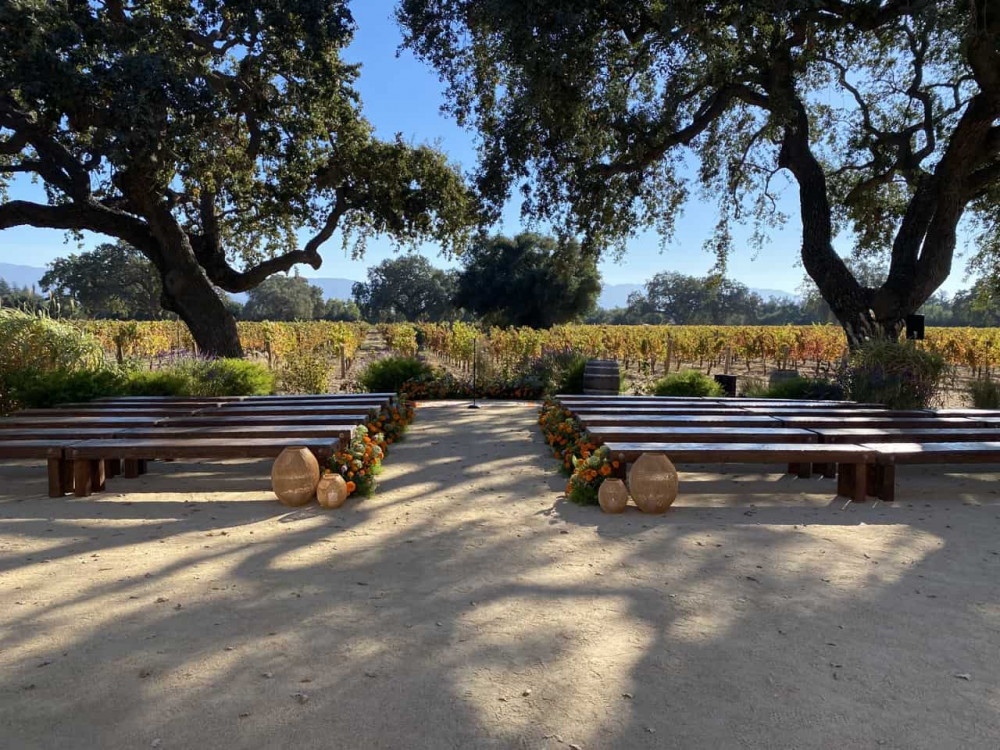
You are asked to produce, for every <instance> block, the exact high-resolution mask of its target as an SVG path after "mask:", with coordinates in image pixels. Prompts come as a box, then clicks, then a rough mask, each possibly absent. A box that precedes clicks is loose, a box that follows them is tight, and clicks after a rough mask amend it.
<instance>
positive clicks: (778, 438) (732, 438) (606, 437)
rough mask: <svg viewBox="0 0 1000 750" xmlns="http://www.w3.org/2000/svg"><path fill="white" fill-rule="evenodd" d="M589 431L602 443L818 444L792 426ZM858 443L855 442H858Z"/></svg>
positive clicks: (603, 428)
mask: <svg viewBox="0 0 1000 750" xmlns="http://www.w3.org/2000/svg"><path fill="white" fill-rule="evenodd" d="M587 432H588V433H590V435H591V436H592V437H593V438H594V439H595V440H596V441H597V442H599V443H606V442H609V441H612V442H617V441H631V442H668V443H680V442H687V441H690V442H692V443H765V444H766V443H815V442H818V438H817V435H816V433H815V432H813V431H812V430H802V429H796V428H790V427H774V428H756V427H649V426H638V427H617V426H596V427H589V428H588V429H587ZM855 442H856V441H855Z"/></svg>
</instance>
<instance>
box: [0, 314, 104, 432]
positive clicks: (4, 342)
mask: <svg viewBox="0 0 1000 750" xmlns="http://www.w3.org/2000/svg"><path fill="white" fill-rule="evenodd" d="M103 361H104V354H103V352H102V350H101V346H100V344H99V343H98V342H97V340H96V339H94V338H93V337H91V336H88V335H85V334H82V333H81V332H80V331H78V330H77V329H76V328H73V327H71V326H69V325H67V324H65V323H60V322H58V321H55V320H52V319H51V318H48V317H44V316H36V315H29V314H27V313H23V312H18V311H16V310H7V309H0V413H3V414H5V413H7V412H10V411H13V410H14V409H15V408H17V407H18V403H19V402H18V395H17V392H18V390H19V389H25V388H29V387H30V381H31V379H33V378H34V377H35V376H37V375H43V374H46V373H51V372H71V371H72V370H74V369H78V368H99V367H100V366H101V365H102V364H103Z"/></svg>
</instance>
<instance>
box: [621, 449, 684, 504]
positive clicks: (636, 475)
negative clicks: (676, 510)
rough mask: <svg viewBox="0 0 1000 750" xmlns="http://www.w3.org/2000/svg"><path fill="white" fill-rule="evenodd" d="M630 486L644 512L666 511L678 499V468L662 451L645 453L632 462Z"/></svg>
mask: <svg viewBox="0 0 1000 750" xmlns="http://www.w3.org/2000/svg"><path fill="white" fill-rule="evenodd" d="M628 488H629V491H630V492H631V493H632V499H633V500H634V501H635V504H636V505H638V506H639V510H641V511H642V512H643V513H665V512H666V510H667V508H669V507H670V505H671V504H672V503H673V502H674V500H675V499H677V469H675V468H674V465H673V464H672V463H671V462H670V459H669V458H667V457H666V456H665V455H663V454H662V453H643V454H642V455H641V456H639V460H638V461H636V462H635V463H634V464H632V471H631V472H629V477H628Z"/></svg>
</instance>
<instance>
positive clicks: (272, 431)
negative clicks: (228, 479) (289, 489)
mask: <svg viewBox="0 0 1000 750" xmlns="http://www.w3.org/2000/svg"><path fill="white" fill-rule="evenodd" d="M355 427H357V425H353V424H342V423H336V424H316V425H287V424H285V425H230V426H226V425H223V426H220V427H131V428H129V429H125V430H118V431H116V432H115V434H114V435H108V436H107V437H114V438H123V439H133V440H149V439H157V438H166V439H192V438H281V437H287V438H297V439H300V440H301V439H308V438H317V439H334V440H339V441H341V442H347V441H348V440H350V439H351V435H352V433H353V432H354V428H355Z"/></svg>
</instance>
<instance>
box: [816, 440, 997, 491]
mask: <svg viewBox="0 0 1000 750" xmlns="http://www.w3.org/2000/svg"><path fill="white" fill-rule="evenodd" d="M831 447H832V446H831ZM864 447H866V448H870V449H871V450H873V451H874V452H875V463H876V472H875V486H874V488H873V491H872V493H871V494H874V495H876V496H877V497H878V498H879V499H881V500H885V501H887V502H891V501H893V500H895V499H896V465H897V464H1000V441H996V442H992V441H989V442H987V441H984V442H954V443H949V442H944V443H938V442H933V443H931V442H923V443H872V444H870V445H866V446H864Z"/></svg>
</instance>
